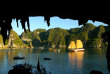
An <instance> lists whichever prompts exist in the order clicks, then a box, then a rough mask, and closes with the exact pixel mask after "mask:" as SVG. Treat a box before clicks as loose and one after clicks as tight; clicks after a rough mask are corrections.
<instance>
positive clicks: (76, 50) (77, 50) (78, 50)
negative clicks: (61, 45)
mask: <svg viewBox="0 0 110 74" xmlns="http://www.w3.org/2000/svg"><path fill="white" fill-rule="evenodd" d="M69 51H72V52H83V51H84V49H71V50H69Z"/></svg>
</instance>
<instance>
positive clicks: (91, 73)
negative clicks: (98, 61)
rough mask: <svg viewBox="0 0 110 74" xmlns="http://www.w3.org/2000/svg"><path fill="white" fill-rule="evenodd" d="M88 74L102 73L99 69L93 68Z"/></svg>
mask: <svg viewBox="0 0 110 74" xmlns="http://www.w3.org/2000/svg"><path fill="white" fill-rule="evenodd" d="M90 74H103V73H102V72H101V71H95V70H92V71H91V72H90Z"/></svg>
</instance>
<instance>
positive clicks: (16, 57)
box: [13, 56, 25, 60]
mask: <svg viewBox="0 0 110 74" xmlns="http://www.w3.org/2000/svg"><path fill="white" fill-rule="evenodd" d="M13 59H14V60H18V59H25V57H19V56H15V57H14V58H13Z"/></svg>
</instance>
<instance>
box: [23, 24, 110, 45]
mask: <svg viewBox="0 0 110 74" xmlns="http://www.w3.org/2000/svg"><path fill="white" fill-rule="evenodd" d="M108 30H109V29H108V27H106V26H103V25H100V26H98V27H97V26H94V25H93V24H91V23H86V24H85V26H82V27H81V28H71V29H70V30H66V29H62V28H51V29H49V30H45V29H36V30H34V31H33V32H32V31H31V32H29V31H27V33H24V32H23V33H22V35H21V39H22V40H23V41H27V42H28V41H31V42H32V45H33V46H34V47H36V46H50V47H56V46H60V47H63V46H68V45H69V43H70V41H72V40H73V41H76V40H77V39H79V40H81V41H82V42H83V45H84V47H104V46H105V45H104V44H105V43H104V42H103V39H102V38H101V34H102V33H104V32H105V31H108Z"/></svg>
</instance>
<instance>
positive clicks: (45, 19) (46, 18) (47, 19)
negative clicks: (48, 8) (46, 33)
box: [44, 16, 50, 26]
mask: <svg viewBox="0 0 110 74" xmlns="http://www.w3.org/2000/svg"><path fill="white" fill-rule="evenodd" d="M44 21H46V22H47V25H48V26H50V17H49V16H44Z"/></svg>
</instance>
